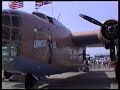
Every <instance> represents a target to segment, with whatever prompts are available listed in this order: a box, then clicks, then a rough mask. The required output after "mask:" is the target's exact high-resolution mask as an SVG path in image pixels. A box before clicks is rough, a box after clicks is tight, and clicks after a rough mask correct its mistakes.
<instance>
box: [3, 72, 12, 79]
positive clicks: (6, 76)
mask: <svg viewBox="0 0 120 90" xmlns="http://www.w3.org/2000/svg"><path fill="white" fill-rule="evenodd" d="M3 73H4V78H3V80H4V79H9V81H12V80H11V79H10V77H11V76H12V75H13V73H10V72H7V71H4V72H3Z"/></svg>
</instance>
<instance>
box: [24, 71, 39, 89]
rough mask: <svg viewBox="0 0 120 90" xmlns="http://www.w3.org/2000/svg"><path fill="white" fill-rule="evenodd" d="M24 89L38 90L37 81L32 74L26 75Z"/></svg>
mask: <svg viewBox="0 0 120 90" xmlns="http://www.w3.org/2000/svg"><path fill="white" fill-rule="evenodd" d="M25 89H38V85H37V79H36V78H35V77H34V76H33V75H32V74H29V73H27V75H26V78H25Z"/></svg>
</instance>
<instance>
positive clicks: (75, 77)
mask: <svg viewBox="0 0 120 90" xmlns="http://www.w3.org/2000/svg"><path fill="white" fill-rule="evenodd" d="M2 77H3V75H2ZM24 78H25V77H24V76H20V75H17V76H15V78H14V79H17V81H2V89H24V84H23V83H24ZM47 78H48V79H47V80H42V81H41V82H40V83H39V89H118V83H117V81H116V80H115V72H114V70H113V69H112V68H110V69H105V68H104V69H103V68H102V69H90V71H89V72H67V73H63V74H55V75H51V76H49V77H47Z"/></svg>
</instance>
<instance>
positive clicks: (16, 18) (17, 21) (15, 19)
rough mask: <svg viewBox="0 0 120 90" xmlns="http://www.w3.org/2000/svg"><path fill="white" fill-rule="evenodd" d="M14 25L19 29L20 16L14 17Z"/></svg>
mask: <svg viewBox="0 0 120 90" xmlns="http://www.w3.org/2000/svg"><path fill="white" fill-rule="evenodd" d="M12 25H13V26H16V27H19V17H18V16H12Z"/></svg>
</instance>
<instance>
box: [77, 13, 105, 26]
mask: <svg viewBox="0 0 120 90" xmlns="http://www.w3.org/2000/svg"><path fill="white" fill-rule="evenodd" d="M79 16H80V17H82V18H84V19H85V20H87V21H89V22H91V23H94V24H96V25H99V26H103V24H102V23H101V22H99V21H97V20H95V19H93V18H91V17H89V16H86V15H83V14H80V15H79Z"/></svg>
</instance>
